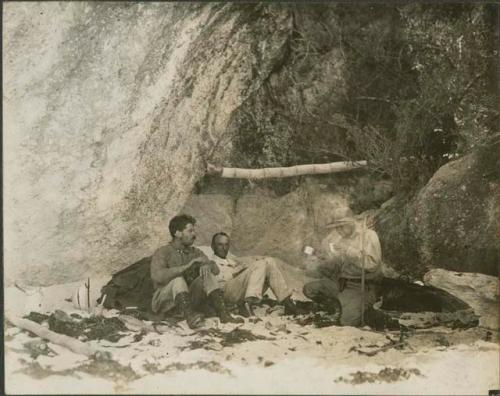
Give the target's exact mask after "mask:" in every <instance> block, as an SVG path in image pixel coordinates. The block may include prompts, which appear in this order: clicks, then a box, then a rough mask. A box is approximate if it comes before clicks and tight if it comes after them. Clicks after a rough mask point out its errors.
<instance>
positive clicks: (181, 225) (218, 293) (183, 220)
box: [151, 214, 243, 328]
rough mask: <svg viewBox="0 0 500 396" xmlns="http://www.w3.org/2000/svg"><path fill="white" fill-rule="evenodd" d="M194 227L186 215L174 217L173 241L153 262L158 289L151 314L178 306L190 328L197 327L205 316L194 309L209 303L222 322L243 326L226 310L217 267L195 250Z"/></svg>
mask: <svg viewBox="0 0 500 396" xmlns="http://www.w3.org/2000/svg"><path fill="white" fill-rule="evenodd" d="M195 224H196V220H195V219H194V218H193V217H192V216H189V215H185V214H181V215H178V216H175V217H174V218H172V219H171V220H170V222H169V225H168V228H169V231H170V235H171V236H172V241H171V242H170V243H169V244H167V245H165V246H162V247H160V248H159V249H158V250H157V251H156V252H155V253H154V255H153V257H152V260H151V279H152V280H153V284H154V288H155V292H154V294H153V299H152V307H151V308H152V311H153V312H154V313H156V314H168V313H169V311H170V310H171V309H172V308H174V307H177V308H178V309H179V310H180V311H181V312H182V315H183V317H184V318H185V319H186V321H187V324H188V326H189V327H190V328H196V327H199V326H200V325H201V324H202V321H203V316H202V315H201V314H200V313H197V312H195V311H194V308H193V307H197V306H201V305H203V304H205V303H206V302H207V301H208V303H209V304H210V305H211V306H212V307H213V308H214V309H215V311H216V313H217V316H218V317H219V318H220V320H221V322H222V323H228V322H231V323H242V322H243V319H241V318H234V317H232V316H231V314H229V312H228V311H227V308H226V306H225V302H224V298H223V292H222V290H221V289H220V286H219V283H218V281H217V278H216V275H217V274H218V273H219V269H218V267H217V265H216V264H215V263H214V262H213V261H210V260H208V258H207V256H205V254H203V252H202V251H201V250H199V249H197V248H195V247H193V243H194V241H195V239H196V232H195V228H194V226H195Z"/></svg>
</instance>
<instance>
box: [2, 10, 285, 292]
mask: <svg viewBox="0 0 500 396" xmlns="http://www.w3.org/2000/svg"><path fill="white" fill-rule="evenodd" d="M3 22H4V25H3V26H4V34H3V49H4V53H3V54H4V59H3V60H4V81H3V82H4V90H3V92H4V115H5V118H4V128H3V130H4V175H5V179H4V183H5V184H4V185H5V194H4V230H5V234H4V237H5V245H4V246H5V251H4V262H5V275H6V280H7V283H9V282H12V280H14V279H17V280H22V281H26V282H29V283H37V284H48V283H57V282H63V281H70V280H75V279H78V278H81V277H83V276H87V275H90V274H93V273H98V272H109V271H113V270H116V269H119V268H121V267H123V266H124V265H126V264H130V263H132V262H134V261H137V260H138V259H140V258H141V257H144V256H146V255H149V254H151V253H152V251H153V250H154V248H155V247H156V246H158V244H160V243H164V242H166V240H167V239H168V235H167V232H166V222H167V221H168V219H169V218H170V217H171V216H172V215H173V214H175V213H176V212H177V211H179V209H180V208H182V206H183V205H184V202H185V201H186V199H187V197H188V195H189V194H190V192H191V191H192V189H193V186H194V183H195V182H196V180H197V179H199V178H200V176H201V175H202V173H203V170H204V166H205V163H204V160H205V159H206V158H207V157H210V156H211V155H212V154H214V153H215V152H217V153H221V152H222V154H219V155H220V156H221V158H224V155H225V154H224V151H223V150H222V151H221V150H219V147H221V146H220V145H219V143H220V141H221V139H223V138H224V137H225V136H226V135H227V134H228V133H229V129H228V127H227V126H228V125H229V123H230V120H231V116H232V114H233V112H234V111H235V109H237V108H238V107H239V106H240V105H241V104H242V102H244V101H245V100H246V98H248V96H249V95H251V94H252V92H254V91H255V90H256V89H258V88H259V86H260V85H261V84H262V83H263V81H265V80H266V79H267V78H268V77H269V75H270V73H271V72H272V71H273V69H274V67H275V65H276V64H279V62H281V61H282V58H283V53H284V51H285V47H286V45H285V44H286V42H287V40H288V37H289V35H290V34H291V31H292V19H291V15H290V14H289V12H287V11H286V9H285V8H280V7H273V6H266V7H264V6H261V5H249V6H244V5H237V4H223V3H217V4H216V3H210V4H172V3H155V4H147V5H146V4H140V3H125V4H123V3H109V4H108V3H9V4H6V6H5V7H4V15H3Z"/></svg>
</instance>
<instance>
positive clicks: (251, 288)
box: [200, 232, 304, 317]
mask: <svg viewBox="0 0 500 396" xmlns="http://www.w3.org/2000/svg"><path fill="white" fill-rule="evenodd" d="M229 247H230V239H229V236H228V235H227V234H226V233H224V232H219V233H217V234H215V235H214V236H213V237H212V245H211V247H210V248H209V247H208V246H206V247H203V246H202V247H200V249H202V250H203V251H204V253H205V254H206V255H207V257H209V259H210V260H213V261H214V262H215V263H217V266H218V267H219V271H220V272H219V273H218V275H217V276H216V278H217V280H218V282H219V285H220V287H221V288H223V290H224V298H225V300H226V302H228V303H231V304H236V305H238V306H239V307H240V312H241V314H242V315H244V316H246V317H249V316H253V315H254V313H253V310H252V305H255V304H256V303H257V302H259V301H260V300H261V299H262V294H263V293H264V292H265V291H266V289H267V288H268V287H269V288H270V289H271V290H272V292H273V293H274V295H275V296H276V298H277V300H278V302H279V303H280V304H281V305H283V306H284V307H285V314H286V315H296V314H301V313H304V312H303V311H302V310H301V309H300V308H299V307H297V306H296V305H295V303H294V302H293V301H292V299H291V295H292V290H291V288H290V287H289V285H288V283H287V281H286V279H285V277H284V275H283V272H282V271H283V268H284V265H281V264H285V263H283V262H282V261H281V260H279V259H277V258H274V257H265V256H250V257H244V258H237V257H236V256H234V255H232V254H231V253H229Z"/></svg>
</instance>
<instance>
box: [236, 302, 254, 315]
mask: <svg viewBox="0 0 500 396" xmlns="http://www.w3.org/2000/svg"><path fill="white" fill-rule="evenodd" d="M238 313H239V314H240V315H241V316H243V317H245V318H251V317H253V316H255V312H254V311H253V308H252V305H251V303H249V302H248V301H244V302H243V303H242V304H241V305H240V306H239V307H238Z"/></svg>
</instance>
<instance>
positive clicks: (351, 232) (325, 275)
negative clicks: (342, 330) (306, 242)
mask: <svg viewBox="0 0 500 396" xmlns="http://www.w3.org/2000/svg"><path fill="white" fill-rule="evenodd" d="M331 227H332V228H334V229H335V231H336V232H334V233H332V234H330V236H329V237H328V238H326V239H325V240H324V241H323V242H322V244H321V248H320V249H319V251H318V252H313V254H310V255H309V258H308V259H307V260H306V263H305V265H306V273H307V274H308V275H309V276H312V277H315V278H316V279H317V280H314V281H311V282H308V283H306V284H305V285H304V289H303V292H304V294H305V295H306V296H307V297H308V298H310V299H311V300H313V301H316V302H318V303H320V304H322V305H324V306H325V307H329V308H330V309H334V310H335V311H336V314H337V315H338V316H339V321H340V324H342V325H345V326H359V325H360V324H361V312H362V308H361V307H362V305H364V307H371V306H372V305H373V303H374V302H375V301H376V294H375V285H374V282H375V281H376V279H377V278H379V277H380V275H381V266H382V251H381V247H380V242H379V239H378V236H377V233H376V232H375V231H373V230H370V229H366V227H361V226H360V225H358V224H357V222H356V219H354V218H353V217H344V218H342V219H340V220H338V221H336V222H335V223H333V224H332V225H331ZM306 250H307V251H306ZM308 252H309V253H311V252H310V249H307V247H306V249H304V253H306V254H307V253H308ZM363 277H364V280H365V288H364V290H362V278H363ZM340 313H341V315H339V314H340Z"/></svg>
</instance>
